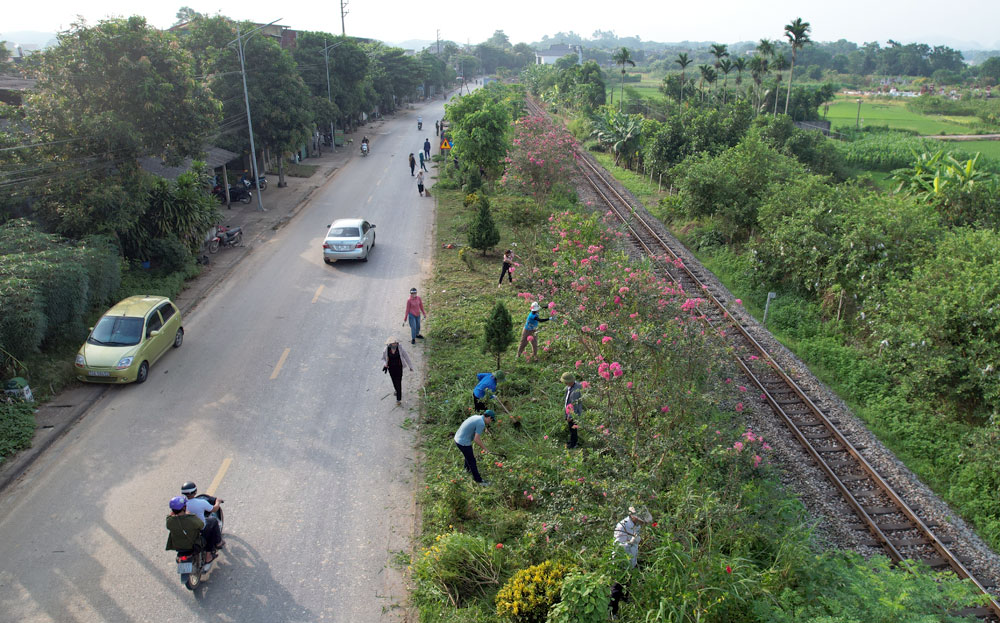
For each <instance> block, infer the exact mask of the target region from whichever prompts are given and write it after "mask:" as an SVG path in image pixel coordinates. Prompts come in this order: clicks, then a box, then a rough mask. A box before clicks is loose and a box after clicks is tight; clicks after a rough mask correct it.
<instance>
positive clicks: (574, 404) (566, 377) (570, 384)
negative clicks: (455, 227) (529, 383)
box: [559, 372, 583, 450]
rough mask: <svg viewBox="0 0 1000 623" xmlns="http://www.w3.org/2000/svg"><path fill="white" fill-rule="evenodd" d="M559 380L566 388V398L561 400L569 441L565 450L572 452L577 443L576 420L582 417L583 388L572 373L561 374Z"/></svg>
mask: <svg viewBox="0 0 1000 623" xmlns="http://www.w3.org/2000/svg"><path fill="white" fill-rule="evenodd" d="M559 380H560V381H561V382H562V383H563V385H565V386H566V397H565V399H564V400H563V413H564V414H565V416H566V432H568V433H569V440H568V441H567V442H566V448H567V449H569V450H572V449H573V448H575V447H576V445H577V443H578V441H579V440H578V438H577V426H578V423H577V421H576V420H578V419H579V418H580V417H581V416H582V415H583V394H582V391H583V386H582V385H580V383H578V382H577V380H576V375H575V374H573V373H572V372H563V374H562V376H560V377H559Z"/></svg>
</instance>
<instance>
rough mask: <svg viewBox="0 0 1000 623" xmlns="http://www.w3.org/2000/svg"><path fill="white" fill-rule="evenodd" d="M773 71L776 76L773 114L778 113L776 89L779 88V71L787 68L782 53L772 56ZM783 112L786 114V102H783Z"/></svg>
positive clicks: (786, 61)
mask: <svg viewBox="0 0 1000 623" xmlns="http://www.w3.org/2000/svg"><path fill="white" fill-rule="evenodd" d="M772 67H774V73H775V76H776V82H775V83H774V114H775V115H777V114H778V89H780V88H781V72H783V71H785V70H786V69H788V68H789V65H788V59H787V58H786V57H785V55H784V54H779V55H777V56H775V57H774V64H773V65H772ZM789 81H791V76H789ZM785 114H788V103H787V102H786V103H785Z"/></svg>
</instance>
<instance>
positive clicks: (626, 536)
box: [615, 506, 653, 569]
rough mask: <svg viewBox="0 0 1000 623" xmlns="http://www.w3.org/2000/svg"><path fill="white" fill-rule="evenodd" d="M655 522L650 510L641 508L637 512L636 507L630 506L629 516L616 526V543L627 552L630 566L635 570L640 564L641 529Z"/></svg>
mask: <svg viewBox="0 0 1000 623" xmlns="http://www.w3.org/2000/svg"><path fill="white" fill-rule="evenodd" d="M651 521H653V517H652V515H650V514H649V510H647V509H646V508H641V509H638V510H636V508H635V507H634V506H629V508H628V516H627V517H626V518H625V519H622V520H621V521H619V522H618V524H617V525H616V526H615V543H616V544H618V545H619V546H620V547H621V548H622V549H624V550H625V554H627V555H628V557H629V566H631V567H632V568H633V569H635V567H636V565H637V564H639V541H640V540H641V539H640V538H639V528H640V527H642V526H644V525H645V524H648V523H650V522H651Z"/></svg>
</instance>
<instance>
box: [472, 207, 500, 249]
mask: <svg viewBox="0 0 1000 623" xmlns="http://www.w3.org/2000/svg"><path fill="white" fill-rule="evenodd" d="M498 242H500V230H499V229H497V224H496V223H495V222H494V221H493V215H492V214H491V213H490V202H489V200H488V199H487V198H486V197H485V196H482V195H480V197H479V212H478V213H476V218H475V219H474V220H473V221H472V225H471V226H470V227H469V246H470V247H472V248H473V249H479V250H480V251H482V252H483V255H486V251H487V250H489V249H492V248H493V247H495V246H497V243H498Z"/></svg>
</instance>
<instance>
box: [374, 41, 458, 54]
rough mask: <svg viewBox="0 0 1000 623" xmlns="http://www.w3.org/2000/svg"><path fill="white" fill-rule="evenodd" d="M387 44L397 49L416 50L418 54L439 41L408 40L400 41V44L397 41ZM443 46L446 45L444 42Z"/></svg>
mask: <svg viewBox="0 0 1000 623" xmlns="http://www.w3.org/2000/svg"><path fill="white" fill-rule="evenodd" d="M386 43H387V44H389V45H392V46H396V47H397V48H403V49H404V50H414V51H416V52H419V51H420V50H423V49H424V48H429V47H431V46H432V45H436V44H437V41H427V40H426V39H407V40H406V41H400V42H398V43H397V42H395V41H393V42H389V41H386ZM441 44H442V45H444V41H442V42H441Z"/></svg>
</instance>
